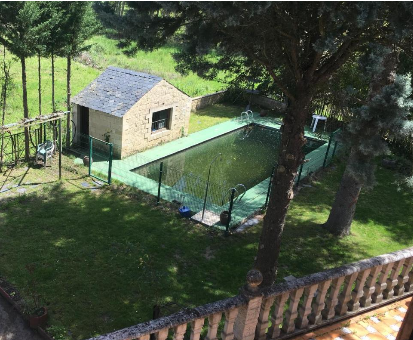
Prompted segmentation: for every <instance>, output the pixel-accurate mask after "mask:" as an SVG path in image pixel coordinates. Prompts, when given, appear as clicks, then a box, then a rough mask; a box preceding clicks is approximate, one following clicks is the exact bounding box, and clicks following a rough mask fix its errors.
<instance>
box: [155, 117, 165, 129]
mask: <svg viewBox="0 0 413 340" xmlns="http://www.w3.org/2000/svg"><path fill="white" fill-rule="evenodd" d="M166 121H167V119H166V118H165V119H159V120H156V121H154V122H152V132H155V131H158V130H161V129H165V128H166V127H167V122H166Z"/></svg>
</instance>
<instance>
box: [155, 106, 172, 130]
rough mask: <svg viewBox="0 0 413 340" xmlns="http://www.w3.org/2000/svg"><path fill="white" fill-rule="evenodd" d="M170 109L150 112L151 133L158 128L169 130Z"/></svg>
mask: <svg viewBox="0 0 413 340" xmlns="http://www.w3.org/2000/svg"><path fill="white" fill-rule="evenodd" d="M171 114H172V109H165V110H161V111H156V112H154V113H152V133H154V132H158V131H160V130H170V128H171V127H170V122H171Z"/></svg>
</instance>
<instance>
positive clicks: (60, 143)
mask: <svg viewBox="0 0 413 340" xmlns="http://www.w3.org/2000/svg"><path fill="white" fill-rule="evenodd" d="M61 179H62V118H59V180H61Z"/></svg>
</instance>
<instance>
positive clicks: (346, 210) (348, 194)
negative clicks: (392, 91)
mask: <svg viewBox="0 0 413 340" xmlns="http://www.w3.org/2000/svg"><path fill="white" fill-rule="evenodd" d="M397 59H398V55H397V52H395V51H393V52H391V53H389V54H388V55H387V56H386V57H385V58H384V59H383V63H382V66H383V70H382V72H380V73H378V74H376V75H375V76H374V78H373V79H372V80H371V82H370V90H369V95H368V98H367V105H368V102H369V101H371V100H372V99H373V98H374V96H376V95H378V94H379V93H380V91H381V90H382V89H383V87H384V86H386V85H389V84H391V83H393V82H394V80H395V75H396V68H397ZM356 119H357V117H356ZM374 123H375V122H374V121H371V120H369V121H368V122H366V126H365V127H364V129H363V130H364V131H363V136H364V137H363V138H364V139H366V140H368V139H369V138H375V137H376V134H377V133H378V132H379V131H377V130H376V129H374V128H372V127H373V126H374ZM374 156H375V155H374V154H372V155H371V156H369V155H366V154H365V153H364V152H359V151H358V145H353V148H352V150H351V154H350V157H349V159H348V161H347V166H346V170H345V171H344V174H343V177H342V178H341V182H340V188H339V190H338V191H337V193H336V197H335V199H334V203H333V206H332V207H331V210H330V215H329V216H328V220H327V222H326V223H324V225H323V226H324V227H325V228H326V229H327V230H328V231H329V232H331V233H332V234H334V235H337V236H347V235H350V231H351V223H352V222H353V218H354V213H355V211H356V206H357V201H358V197H359V194H360V191H361V188H362V183H360V182H359V181H357V179H356V178H354V177H353V176H350V175H349V172H350V171H349V168H350V167H353V168H354V167H357V165H360V163H361V162H363V163H364V164H371V167H374V162H373V157H374ZM373 171H374V168H373Z"/></svg>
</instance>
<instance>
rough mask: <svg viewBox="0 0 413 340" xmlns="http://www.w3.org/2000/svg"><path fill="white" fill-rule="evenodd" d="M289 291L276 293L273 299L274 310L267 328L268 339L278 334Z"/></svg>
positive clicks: (276, 336) (274, 337)
mask: <svg viewBox="0 0 413 340" xmlns="http://www.w3.org/2000/svg"><path fill="white" fill-rule="evenodd" d="M288 296H289V293H284V294H281V295H278V296H277V297H276V299H275V305H274V312H273V314H272V317H271V327H270V329H269V330H268V334H269V337H270V339H276V338H278V337H279V336H280V332H281V329H280V325H281V324H282V323H283V313H284V305H285V303H286V301H287V299H288Z"/></svg>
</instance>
